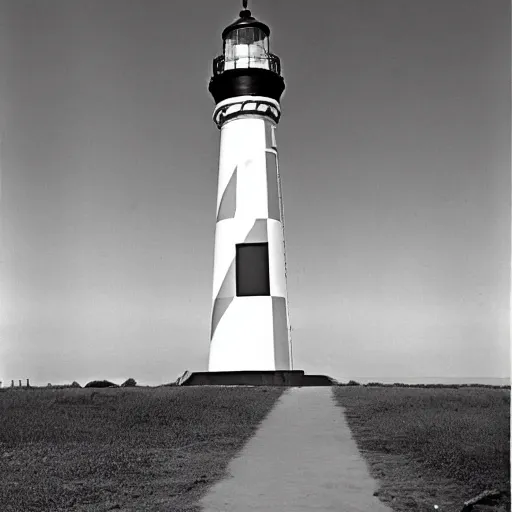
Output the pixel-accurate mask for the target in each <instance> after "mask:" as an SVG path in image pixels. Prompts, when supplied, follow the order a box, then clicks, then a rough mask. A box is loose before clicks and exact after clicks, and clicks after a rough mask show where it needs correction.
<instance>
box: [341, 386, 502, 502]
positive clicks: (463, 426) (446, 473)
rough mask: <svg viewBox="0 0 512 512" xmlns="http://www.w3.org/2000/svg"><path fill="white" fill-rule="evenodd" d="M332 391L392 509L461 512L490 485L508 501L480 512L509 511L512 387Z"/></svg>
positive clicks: (380, 495) (369, 388)
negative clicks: (511, 405) (466, 504)
mask: <svg viewBox="0 0 512 512" xmlns="http://www.w3.org/2000/svg"><path fill="white" fill-rule="evenodd" d="M333 390H334V394H335V400H336V401H337V403H338V404H339V405H340V406H342V407H344V408H345V412H346V417H347V420H348V423H349V426H350V429H351V431H352V434H353V436H354V438H355V440H356V442H357V445H358V447H359V449H360V451H361V452H362V454H363V456H364V457H365V459H366V461H367V463H368V466H369V469H370V473H371V474H372V475H373V476H374V477H375V478H378V479H379V481H380V484H381V488H380V489H379V491H378V492H379V498H380V499H381V500H382V501H383V502H385V503H387V504H388V505H390V506H391V507H392V508H393V510H395V511H400V512H402V511H403V512H406V511H407V512H412V511H432V512H434V511H435V509H434V505H438V507H439V509H438V511H439V512H452V511H453V512H460V510H461V508H462V505H463V502H464V501H465V500H467V499H469V498H472V497H474V496H476V495H477V494H479V493H480V492H481V491H483V490H486V489H494V488H497V489H500V490H503V491H507V493H508V496H507V497H506V498H505V499H504V500H502V503H501V504H500V506H499V507H494V508H489V509H485V510H500V511H501V510H503V511H509V510H510V492H509V491H510V444H509V440H510V390H508V389H489V388H461V389H415V388H371V387H361V386H353V387H352V386H351V387H334V388H333ZM475 510H477V509H476V508H475ZM482 510H483V509H482Z"/></svg>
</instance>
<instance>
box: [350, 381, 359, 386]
mask: <svg viewBox="0 0 512 512" xmlns="http://www.w3.org/2000/svg"><path fill="white" fill-rule="evenodd" d="M360 385H361V384H359V382H357V381H355V380H349V381H348V384H347V386H360Z"/></svg>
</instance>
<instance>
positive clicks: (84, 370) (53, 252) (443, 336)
mask: <svg viewBox="0 0 512 512" xmlns="http://www.w3.org/2000/svg"><path fill="white" fill-rule="evenodd" d="M240 4H241V2H237V1H235V0H216V1H215V2H209V1H208V2H207V1H191V0H173V1H168V0H109V1H104V0H45V1H37V0H0V138H1V148H0V166H1V202H0V208H1V212H0V213H1V259H0V264H1V268H0V306H1V317H0V318H1V333H0V335H1V338H0V380H3V381H4V383H5V382H7V381H8V382H10V379H16V380H17V379H25V378H27V377H28V378H30V379H31V381H32V382H33V383H35V384H46V383H47V382H53V383H57V382H66V381H72V380H78V381H79V382H81V383H82V384H85V382H87V381H88V380H91V379H93V378H109V379H112V380H117V381H122V380H124V379H126V378H128V377H134V378H135V379H136V380H138V381H140V382H142V383H148V384H158V383H163V382H169V381H173V380H174V379H175V378H176V377H177V376H178V375H179V374H181V373H182V372H183V371H184V370H187V369H188V370H192V371H193V370H197V371H204V370H206V369H207V361H208V349H209V325H210V310H211V293H212V288H211V287H212V272H213V243H214V229H215V205H216V192H217V184H216V181H217V165H218V146H219V131H218V130H217V128H216V127H215V125H214V123H213V122H212V120H211V115H212V111H213V107H214V105H213V100H212V98H211V97H210V96H209V93H208V90H207V85H208V80H209V77H210V73H211V60H212V59H213V58H214V57H215V56H216V55H218V54H219V53H220V51H221V48H222V46H221V37H220V34H221V31H222V29H223V28H224V27H225V26H226V25H228V24H229V23H231V22H232V21H233V20H234V19H235V18H236V17H237V15H238V12H239V11H240V8H241V5H240ZM249 7H250V8H251V9H252V12H253V14H254V15H255V16H256V17H258V18H260V19H261V20H262V21H264V22H266V23H268V24H269V25H270V27H271V30H272V33H271V43H270V44H271V50H272V51H273V52H274V53H276V54H278V55H279V56H280V58H281V61H282V66H283V74H284V77H285V81H286V85H287V89H286V92H285V95H284V97H283V99H282V110H283V115H282V118H281V122H280V124H279V128H278V133H277V142H278V146H279V151H280V168H281V173H282V180H283V200H284V209H285V219H286V247H287V261H288V293H289V304H290V319H291V323H292V328H293V331H292V337H293V338H292V340H293V355H294V366H295V368H296V369H304V370H306V371H307V372H311V373H324V374H328V375H331V376H333V377H335V378H339V379H348V378H356V379H357V378H359V379H363V378H381V379H384V378H387V379H390V380H392V381H394V380H404V379H406V378H408V377H409V378H412V377H415V378H417V379H421V378H423V377H457V378H458V377H469V378H470V377H507V376H508V375H509V368H510V355H509V350H510V346H509V302H510V247H511V241H510V216H511V205H510V192H511V187H510V141H511V138H510V2H509V1H508V0H428V1H420V0H343V1H338V0H336V1H335V0H322V1H321V2H312V1H310V0H308V1H306V0H294V1H293V2H292V1H284V0H258V1H256V0H255V1H253V2H250V4H249Z"/></svg>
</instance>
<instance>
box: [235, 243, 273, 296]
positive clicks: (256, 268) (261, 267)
mask: <svg viewBox="0 0 512 512" xmlns="http://www.w3.org/2000/svg"><path fill="white" fill-rule="evenodd" d="M235 266H236V294H237V296H238V297H247V296H254V295H270V275H269V267H268V242H265V243H254V244H237V245H236V263H235Z"/></svg>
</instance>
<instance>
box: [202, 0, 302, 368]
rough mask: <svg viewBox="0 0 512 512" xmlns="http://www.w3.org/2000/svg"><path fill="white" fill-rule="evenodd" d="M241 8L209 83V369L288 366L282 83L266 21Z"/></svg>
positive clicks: (230, 27) (290, 357)
mask: <svg viewBox="0 0 512 512" xmlns="http://www.w3.org/2000/svg"><path fill="white" fill-rule="evenodd" d="M243 8H244V9H243V10H242V11H241V12H240V18H239V19H238V20H236V21H235V22H234V23H232V24H231V25H229V26H228V27H227V28H226V29H225V30H224V31H223V33H222V40H223V53H222V55H220V56H219V57H217V58H215V59H214V61H213V77H212V78H211V80H210V85H209V90H210V92H211V94H212V96H213V98H214V100H215V103H216V105H215V110H214V114H213V119H214V121H215V123H216V124H217V127H218V128H219V129H220V158H219V178H218V192H217V224H216V229H215V256H214V270H213V303H212V313H211V331H210V355H209V365H208V370H209V371H210V372H240V371H275V370H292V355H291V339H290V329H289V318H288V300H287V291H286V263H285V243H284V226H283V205H282V201H281V186H280V176H279V166H278V154H277V146H276V127H277V123H278V122H279V117H280V115H281V107H280V104H279V100H280V97H281V94H282V93H283V91H284V88H285V85H284V80H283V77H282V76H281V65H280V61H279V58H278V57H277V56H276V55H273V54H272V53H270V50H269V35H270V29H269V27H268V26H267V25H265V24H264V23H262V22H260V21H258V20H256V19H255V18H254V17H252V16H251V12H250V11H249V10H247V1H246V0H244V2H243Z"/></svg>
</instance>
